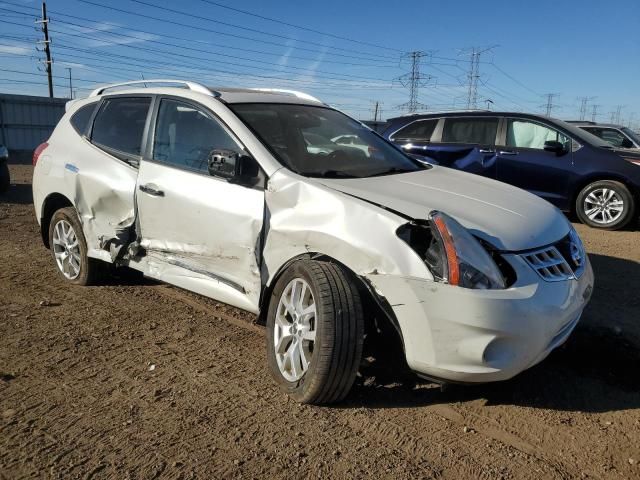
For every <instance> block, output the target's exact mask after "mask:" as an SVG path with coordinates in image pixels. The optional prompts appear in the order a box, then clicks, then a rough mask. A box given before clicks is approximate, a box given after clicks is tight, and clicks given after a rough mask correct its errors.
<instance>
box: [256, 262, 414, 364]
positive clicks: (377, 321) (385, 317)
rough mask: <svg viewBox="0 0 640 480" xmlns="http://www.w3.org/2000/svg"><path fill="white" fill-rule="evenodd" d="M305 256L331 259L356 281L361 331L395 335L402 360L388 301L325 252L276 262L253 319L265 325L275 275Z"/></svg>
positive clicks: (397, 326) (399, 336)
mask: <svg viewBox="0 0 640 480" xmlns="http://www.w3.org/2000/svg"><path fill="white" fill-rule="evenodd" d="M305 259H306V260H318V261H325V262H331V263H335V264H337V265H340V266H341V267H342V268H343V269H344V270H345V271H346V272H348V274H349V275H350V276H351V278H352V279H353V280H354V281H355V282H356V284H357V286H358V290H359V293H360V297H361V299H362V304H363V305H362V306H363V309H364V317H365V332H372V331H377V332H378V333H380V332H384V333H385V334H386V333H390V334H391V335H393V336H394V337H395V338H393V340H391V342H395V345H394V346H395V347H397V348H398V350H399V351H400V352H402V353H403V361H404V351H405V349H404V337H403V335H402V330H401V328H400V324H399V323H398V320H397V318H396V316H395V313H394V312H393V308H391V305H390V304H389V302H388V301H387V300H386V298H384V297H382V296H380V295H378V294H377V293H376V291H375V289H374V287H373V286H372V285H371V284H370V283H369V282H368V281H367V279H366V278H364V277H362V276H361V275H358V274H357V273H356V272H354V271H353V270H352V269H351V268H349V267H348V266H347V265H345V264H344V263H342V262H340V261H339V260H337V259H335V258H334V257H332V256H331V255H327V254H325V253H321V252H306V253H303V254H299V255H296V256H294V257H292V258H290V259H289V260H287V261H286V262H284V263H283V264H282V265H281V266H280V268H279V269H278V271H277V272H276V274H275V275H273V276H272V280H271V282H270V283H269V284H265V285H264V286H263V288H262V292H261V294H260V302H259V314H258V318H257V321H256V323H258V324H260V325H266V323H267V312H268V311H269V299H270V298H271V294H272V293H273V289H274V288H275V285H276V284H277V283H278V280H279V278H280V277H281V276H282V274H283V273H284V272H285V271H286V270H287V268H289V266H291V265H292V264H293V263H295V262H296V261H298V260H305ZM407 368H408V367H407Z"/></svg>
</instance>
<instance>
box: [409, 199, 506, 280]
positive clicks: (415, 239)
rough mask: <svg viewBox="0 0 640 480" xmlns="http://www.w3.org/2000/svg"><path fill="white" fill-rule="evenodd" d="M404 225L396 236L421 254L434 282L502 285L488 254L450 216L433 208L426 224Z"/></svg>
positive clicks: (498, 271)
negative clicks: (415, 226) (417, 226)
mask: <svg viewBox="0 0 640 480" xmlns="http://www.w3.org/2000/svg"><path fill="white" fill-rule="evenodd" d="M408 225H409V226H408V227H407V226H403V227H400V229H399V230H398V236H400V238H402V239H403V240H404V241H405V242H407V243H408V244H409V245H410V246H411V247H412V248H413V249H414V250H415V251H416V253H418V254H419V255H420V256H421V258H422V259H423V260H424V262H425V263H426V264H427V266H428V267H429V270H430V271H431V273H432V274H433V276H434V277H435V279H436V281H441V282H445V283H448V284H450V285H458V286H460V287H464V288H475V289H496V288H506V282H505V279H504V277H503V275H502V273H501V272H500V269H499V268H498V266H497V265H496V262H495V261H494V260H493V258H491V255H489V253H488V252H487V251H486V250H485V248H484V247H483V246H482V245H480V242H478V240H476V239H475V238H474V237H473V235H471V234H470V233H469V232H468V231H467V229H466V228H464V227H463V226H462V225H460V224H459V223H458V222H457V221H456V220H454V219H453V218H451V217H450V216H448V215H446V214H444V213H442V212H438V211H433V212H431V214H430V215H429V222H428V224H427V225H422V226H420V227H419V229H416V228H412V227H411V226H410V224H408Z"/></svg>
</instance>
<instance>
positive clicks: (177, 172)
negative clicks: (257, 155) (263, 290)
mask: <svg viewBox="0 0 640 480" xmlns="http://www.w3.org/2000/svg"><path fill="white" fill-rule="evenodd" d="M147 145H148V147H147V152H146V155H145V157H144V158H143V160H142V162H141V165H140V172H139V174H138V184H137V192H136V202H137V213H138V225H139V230H140V232H139V234H140V237H141V242H140V245H141V246H142V248H144V250H145V251H146V257H145V261H146V262H147V268H146V270H147V274H148V275H149V276H152V277H155V278H158V279H160V280H163V281H166V282H169V283H173V284H175V285H178V286H181V287H183V288H187V289H189V290H193V291H195V292H198V293H201V294H203V295H207V296H210V297H214V298H216V299H218V300H220V301H223V302H225V303H229V304H231V305H235V306H238V307H240V308H243V309H246V310H249V311H254V312H257V309H258V299H259V295H260V286H261V282H260V269H259V258H260V245H259V242H260V235H261V230H262V223H263V212H264V190H263V188H260V187H259V186H258V187H255V186H254V187H249V186H243V185H240V184H236V183H233V182H231V181H228V180H227V179H226V178H223V177H220V176H216V172H214V171H212V172H211V173H210V170H209V160H210V158H211V155H212V152H213V151H214V150H224V151H234V152H243V151H244V148H243V146H242V144H241V143H240V141H239V140H238V139H237V138H236V137H235V136H234V135H233V134H231V133H230V131H229V130H228V129H227V128H226V126H225V125H224V124H223V123H222V122H221V121H220V120H219V119H218V118H217V117H216V116H215V115H213V113H212V112H210V111H209V110H206V109H204V108H203V107H201V106H200V105H197V104H195V103H191V102H187V101H184V100H177V99H174V98H159V99H158V101H157V102H156V105H155V107H154V115H153V123H152V128H151V129H150V132H149V140H148V142H147ZM212 173H213V174H212ZM262 178H264V177H262ZM262 185H264V183H262Z"/></svg>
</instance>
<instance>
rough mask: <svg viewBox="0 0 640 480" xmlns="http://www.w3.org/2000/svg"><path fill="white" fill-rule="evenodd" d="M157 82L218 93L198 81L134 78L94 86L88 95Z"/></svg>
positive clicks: (94, 95)
mask: <svg viewBox="0 0 640 480" xmlns="http://www.w3.org/2000/svg"><path fill="white" fill-rule="evenodd" d="M158 83H173V84H179V85H184V86H185V87H186V88H188V89H189V90H192V91H194V92H199V93H204V94H205V95H209V96H211V97H219V96H220V94H219V93H218V92H213V91H211V90H210V89H208V88H207V87H205V86H204V85H200V84H199V83H195V82H186V81H184V80H164V79H162V80H157V79H150V80H136V81H134V82H123V83H112V84H110V85H105V86H104V87H98V88H96V89H95V90H94V91H93V92H91V93H90V94H89V96H90V97H97V96H98V95H101V94H102V93H103V92H104V91H105V90H109V89H111V88H117V87H126V86H128V85H144V86H145V87H147V85H148V84H154V85H155V84H158Z"/></svg>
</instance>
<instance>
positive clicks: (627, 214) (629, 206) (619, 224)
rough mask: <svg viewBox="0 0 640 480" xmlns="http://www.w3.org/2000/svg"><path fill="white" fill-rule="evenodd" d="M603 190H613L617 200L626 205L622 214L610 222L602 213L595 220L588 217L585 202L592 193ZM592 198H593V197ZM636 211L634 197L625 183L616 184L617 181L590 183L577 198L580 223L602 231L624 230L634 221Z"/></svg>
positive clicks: (577, 212)
mask: <svg viewBox="0 0 640 480" xmlns="http://www.w3.org/2000/svg"><path fill="white" fill-rule="evenodd" d="M603 189H607V190H612V191H613V192H614V194H615V195H616V198H618V199H620V200H621V201H622V202H623V205H624V210H623V212H622V214H621V215H620V216H619V217H618V218H616V219H615V220H613V221H610V222H606V219H605V217H603V214H601V213H598V214H597V215H596V217H595V218H594V219H592V218H589V216H588V215H587V211H588V210H587V204H586V202H585V200H587V199H588V197H589V196H590V195H591V194H592V193H594V192H595V193H598V192H601V191H602V190H603ZM591 198H593V196H592V197H591ZM589 205H591V204H589ZM635 210H636V206H635V199H634V198H633V195H632V194H631V192H630V191H629V189H628V188H627V187H626V186H625V185H624V184H623V183H620V182H616V181H615V180H598V181H596V182H593V183H590V184H589V185H587V186H586V187H584V188H583V189H582V191H581V192H580V193H579V194H578V197H577V198H576V214H577V215H578V218H579V219H580V221H581V222H582V223H584V224H585V225H589V226H590V227H593V228H599V229H602V230H620V229H622V228H624V227H625V226H627V225H628V224H629V222H630V221H631V220H633V218H634V215H635Z"/></svg>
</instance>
